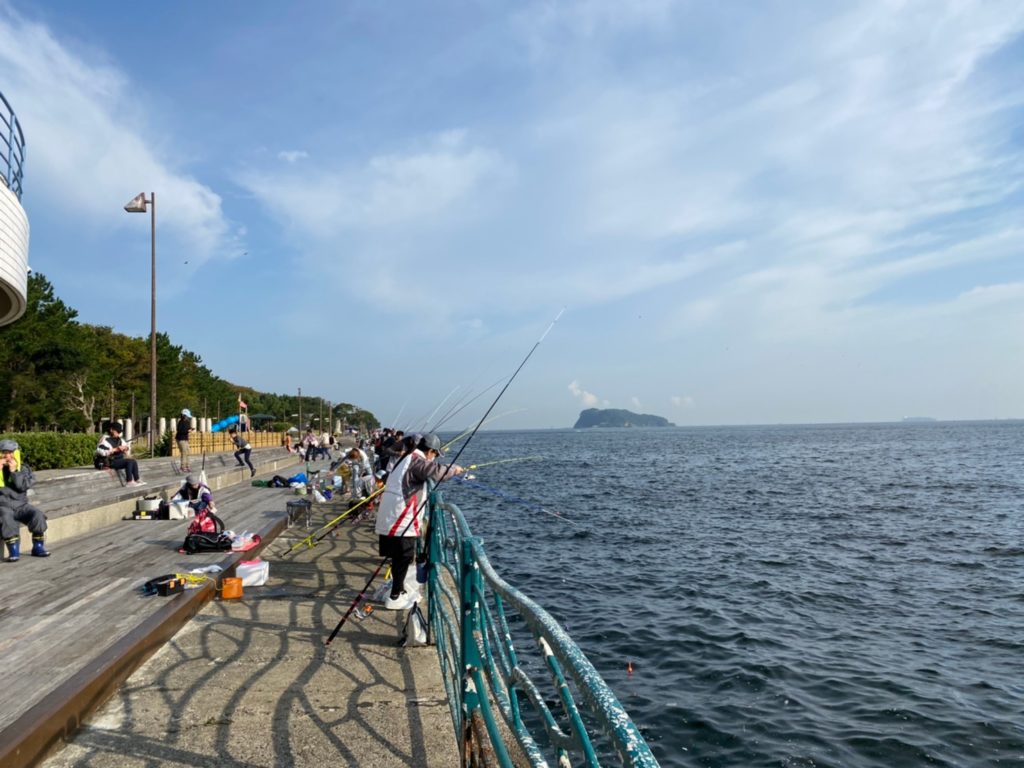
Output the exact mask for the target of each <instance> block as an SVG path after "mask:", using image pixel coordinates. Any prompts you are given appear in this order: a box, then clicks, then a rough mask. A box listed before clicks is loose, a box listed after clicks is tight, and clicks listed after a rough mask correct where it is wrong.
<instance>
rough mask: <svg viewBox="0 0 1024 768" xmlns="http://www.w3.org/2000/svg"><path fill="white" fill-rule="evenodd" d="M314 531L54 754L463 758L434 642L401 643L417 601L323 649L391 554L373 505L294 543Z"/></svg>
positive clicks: (356, 625)
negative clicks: (383, 545)
mask: <svg viewBox="0 0 1024 768" xmlns="http://www.w3.org/2000/svg"><path fill="white" fill-rule="evenodd" d="M326 514H327V513H326V512H325V513H323V517H326ZM308 533H309V531H306V530H305V529H302V528H298V529H296V528H291V529H288V530H286V531H285V532H284V533H283V534H282V535H281V536H280V537H279V538H278V539H276V540H275V541H274V542H273V543H271V545H270V546H269V547H268V548H267V549H266V550H265V551H264V552H263V555H262V557H263V559H265V560H268V561H269V562H270V577H271V578H270V581H269V582H268V584H267V585H266V586H263V587H247V588H245V592H244V595H243V597H242V599H240V600H226V601H225V600H219V599H217V600H214V601H212V602H209V603H207V605H206V606H205V607H204V608H203V609H202V610H201V611H200V612H199V613H198V614H197V615H196V616H195V617H193V619H192V620H191V621H190V622H189V623H188V624H186V625H185V626H184V627H183V628H182V629H181V630H179V631H178V632H177V634H176V635H174V636H173V637H172V638H171V640H170V641H169V642H168V643H167V644H166V645H165V646H164V647H163V648H162V649H161V650H159V651H157V652H156V653H155V654H154V655H153V656H152V657H151V658H150V659H149V660H148V661H147V662H146V663H145V664H143V665H142V666H141V667H140V668H139V669H138V670H136V672H135V673H134V674H133V675H132V676H131V677H130V678H129V679H128V680H127V682H126V683H125V684H124V685H123V686H122V687H121V688H120V690H118V691H117V692H116V693H115V694H114V695H113V697H112V698H111V699H110V700H109V701H108V702H107V703H106V704H105V705H104V706H102V707H101V708H100V709H99V710H98V711H97V712H96V714H94V715H93V716H92V717H91V718H90V719H89V720H88V721H87V722H86V723H85V724H84V726H83V727H82V728H81V730H79V732H78V734H77V735H76V736H75V737H74V738H73V739H72V740H71V742H70V743H69V744H67V745H66V746H65V747H64V748H63V749H61V750H60V751H59V752H57V753H55V754H52V755H51V756H50V757H49V758H48V759H47V760H46V761H45V762H44V763H43V764H44V765H45V766H47V768H70V767H71V766H90V767H92V768H115V767H116V768H123V767H128V766H133V767H134V766H218V768H243V766H266V767H267V768H270V767H271V766H273V767H275V768H282V767H284V766H310V767H311V768H312V767H314V766H315V767H316V768H324V767H325V766H365V767H366V768H373V767H376V766H380V767H381V768H390V767H392V766H457V765H459V756H458V749H457V744H456V739H455V735H454V730H453V726H452V719H451V714H450V712H449V705H448V700H447V697H446V695H445V691H444V687H443V684H442V681H441V678H440V672H439V667H438V660H437V656H436V652H435V649H434V648H433V647H423V648H399V647H397V645H396V642H397V639H398V632H399V627H398V624H399V621H400V619H401V618H404V616H405V612H401V613H399V612H389V611H385V610H383V608H381V607H380V606H377V610H375V611H374V612H373V613H372V614H370V615H369V616H367V617H366V618H365V619H363V620H357V619H356V618H355V617H354V616H353V617H351V618H350V619H349V621H348V622H347V623H346V625H345V627H344V628H343V629H342V631H341V633H340V634H339V635H338V637H337V638H336V639H335V640H334V642H333V643H332V644H331V646H330V647H329V648H325V646H324V640H325V639H326V638H327V636H328V635H329V634H330V632H331V630H332V629H333V628H334V626H335V624H336V623H337V622H338V620H339V619H340V618H341V616H342V615H343V614H344V612H345V611H346V610H347V608H348V606H349V604H350V603H351V601H352V600H353V598H354V597H355V595H356V594H357V593H358V592H359V590H360V589H361V588H362V587H363V585H364V584H365V583H366V580H367V579H368V578H369V575H370V574H371V573H372V572H373V570H374V569H375V568H376V567H377V564H378V563H379V561H380V560H379V557H378V556H377V555H376V537H375V536H374V535H373V529H372V516H371V518H370V519H369V520H367V521H365V522H362V523H359V524H357V525H352V524H350V523H348V522H346V523H344V524H343V525H342V526H341V527H339V529H338V531H337V536H330V537H327V538H326V539H325V540H324V541H323V542H321V543H320V544H319V545H318V546H317V547H316V548H314V549H312V550H309V549H305V548H303V549H301V550H299V551H297V553H296V554H294V555H285V554H284V552H285V551H286V550H287V549H288V547H289V546H290V544H291V543H293V542H294V541H296V540H298V539H299V538H301V537H303V536H306V535H308ZM380 579H381V577H378V581H377V582H376V584H379V583H380ZM153 599H163V600H174V599H177V598H175V597H170V598H153Z"/></svg>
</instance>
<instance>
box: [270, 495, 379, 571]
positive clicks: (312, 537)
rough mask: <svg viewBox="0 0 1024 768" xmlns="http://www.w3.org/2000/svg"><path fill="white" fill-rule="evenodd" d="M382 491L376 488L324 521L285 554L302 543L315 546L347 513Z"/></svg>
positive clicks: (311, 546)
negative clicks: (332, 517) (335, 515)
mask: <svg viewBox="0 0 1024 768" xmlns="http://www.w3.org/2000/svg"><path fill="white" fill-rule="evenodd" d="M383 492H384V489H383V488H378V489H377V490H375V491H374V492H373V493H371V494H370V495H369V496H367V497H366V498H365V499H363V500H362V501H360V502H359V503H358V504H356V505H354V506H351V507H349V508H348V509H346V510H345V511H344V512H342V513H341V514H340V515H338V516H337V517H336V518H334V519H333V520H331V521H329V522H327V523H324V524H323V525H322V526H320V527H319V528H317V529H316V530H315V531H313V532H312V533H311V534H309V536H307V537H306V538H304V539H299V541H297V542H296V543H295V544H293V545H292V546H291V547H290V548H289V549H288V551H287V552H285V554H286V555H287V554H291V553H292V552H294V551H295V550H296V549H298V548H299V547H301V546H302V545H303V544H305V545H306V547H307V548H308V549H312V548H313V547H315V546H316V545H317V542H319V541H323V540H324V539H325V538H326V537H327V536H328V535H329V534H330V533H331V531H333V530H334V529H335V528H337V527H338V526H339V525H341V524H342V523H343V522H344V521H345V518H347V517H348V516H349V515H351V514H352V513H353V512H355V511H356V510H357V509H359V508H360V507H361V506H363V505H364V504H366V503H367V502H369V501H371V500H373V499H375V498H377V496H379V495H380V494H381V493H383ZM321 531H323V533H322V534H321V535H320V536H317V534H318V533H320V532H321Z"/></svg>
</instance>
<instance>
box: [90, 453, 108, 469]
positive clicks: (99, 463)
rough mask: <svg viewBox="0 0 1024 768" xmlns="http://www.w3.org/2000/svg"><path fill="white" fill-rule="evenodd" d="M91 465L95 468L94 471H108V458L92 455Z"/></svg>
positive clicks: (97, 454)
mask: <svg viewBox="0 0 1024 768" xmlns="http://www.w3.org/2000/svg"><path fill="white" fill-rule="evenodd" d="M92 465H93V466H94V467H96V469H109V468H110V457H109V456H104V455H103V454H102V453H94V454H93V456H92Z"/></svg>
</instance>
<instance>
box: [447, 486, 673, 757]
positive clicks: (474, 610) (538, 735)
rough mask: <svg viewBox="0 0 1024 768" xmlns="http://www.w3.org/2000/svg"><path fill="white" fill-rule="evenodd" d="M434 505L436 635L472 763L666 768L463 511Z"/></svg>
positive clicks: (459, 736)
mask: <svg viewBox="0 0 1024 768" xmlns="http://www.w3.org/2000/svg"><path fill="white" fill-rule="evenodd" d="M430 509H431V527H430V547H429V554H430V568H429V570H428V581H429V585H430V590H429V602H428V607H429V619H428V621H429V624H430V641H431V642H433V643H435V645H436V648H437V655H438V658H439V660H440V663H441V672H442V676H443V678H444V684H445V688H446V690H447V693H448V702H449V706H450V708H451V715H452V722H453V724H454V726H455V735H456V738H457V739H458V741H459V745H460V749H461V754H462V765H463V766H492V765H497V766H501V767H502V768H510V767H511V766H520V765H530V766H547V765H549V764H554V765H558V766H559V767H560V768H567V767H568V766H572V765H584V766H599V765H602V764H611V763H615V764H619V765H624V766H637V767H643V768H648V767H652V766H654V767H656V766H657V765H658V762H657V760H655V758H654V755H653V754H652V753H651V750H650V747H649V746H648V745H647V742H646V741H645V740H644V738H643V736H642V735H641V734H640V732H639V730H638V729H637V727H636V725H635V724H634V723H633V721H632V720H631V719H630V717H629V715H628V714H627V713H626V710H625V709H624V708H623V706H622V704H620V703H619V701H618V699H617V698H616V697H615V694H614V693H612V691H611V689H610V688H609V687H608V685H607V684H606V683H605V682H604V680H603V679H602V678H601V676H600V675H599V674H598V672H597V670H596V669H594V666H593V665H592V664H591V663H590V661H589V660H588V659H587V657H586V656H585V655H584V654H583V651H581V650H580V648H579V647H578V646H577V645H576V643H574V642H573V640H572V638H571V637H569V635H568V633H567V632H566V631H565V630H564V629H563V628H562V627H561V626H560V625H559V624H558V622H557V621H555V620H554V618H552V617H551V615H550V614H548V612H547V611H545V610H544V609H543V608H541V607H540V606H539V605H537V603H535V602H533V601H532V600H531V599H530V598H528V597H526V596H525V595H524V594H522V593H521V592H520V591H519V590H517V589H515V588H514V587H512V586H511V585H509V584H508V583H506V582H505V581H503V580H502V579H501V577H500V576H498V574H497V573H496V572H495V571H494V568H492V567H491V564H490V561H489V560H488V559H487V555H486V553H485V552H484V547H483V543H482V542H481V540H480V539H478V538H476V537H474V536H473V535H472V532H471V531H470V529H469V525H468V524H467V523H466V519H465V517H463V515H462V512H461V511H460V510H459V508H458V507H457V506H456V505H455V504H452V503H449V502H445V500H444V498H443V496H442V494H441V493H440V492H437V491H435V492H434V493H433V494H431V497H430ZM512 626H514V627H515V631H513V630H512V629H510V627H512ZM517 642H518V645H517ZM528 669H534V670H535V674H533V675H530V674H529V673H528Z"/></svg>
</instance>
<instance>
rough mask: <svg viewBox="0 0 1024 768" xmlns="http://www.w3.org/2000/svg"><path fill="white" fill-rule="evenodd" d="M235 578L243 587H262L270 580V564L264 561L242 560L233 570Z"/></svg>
mask: <svg viewBox="0 0 1024 768" xmlns="http://www.w3.org/2000/svg"><path fill="white" fill-rule="evenodd" d="M235 576H237V577H238V578H240V579H241V580H242V586H243V587H262V586H263V585H264V584H266V583H267V579H269V578H270V563H268V562H267V561H266V560H242V561H241V562H239V563H238V566H237V567H236V568H235Z"/></svg>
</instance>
